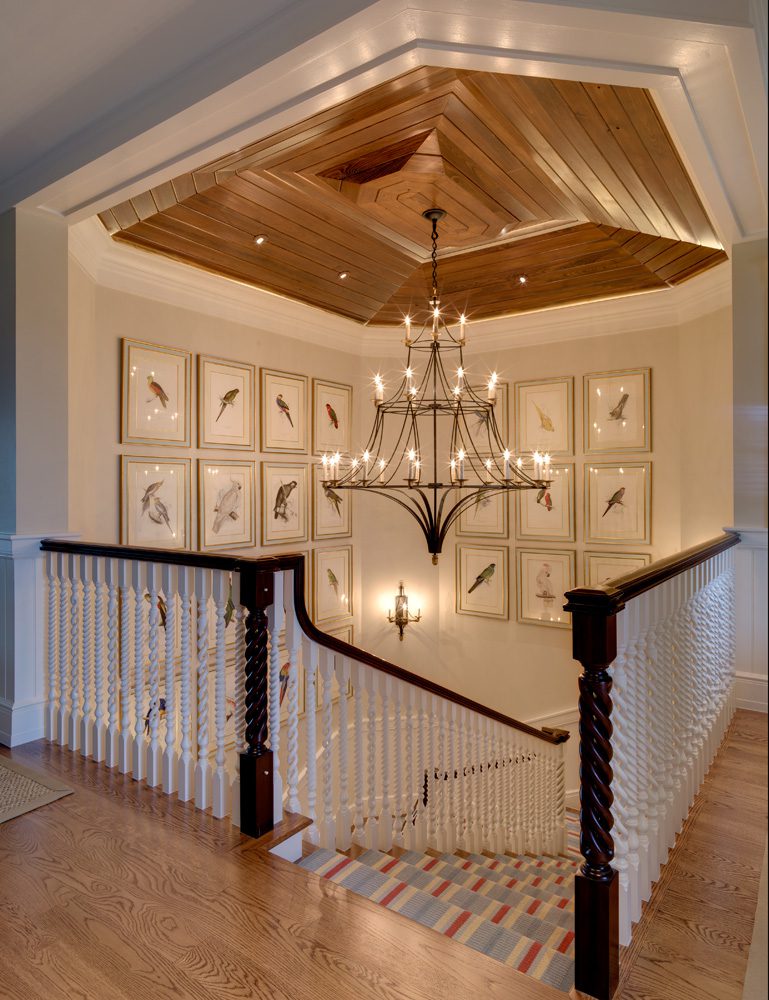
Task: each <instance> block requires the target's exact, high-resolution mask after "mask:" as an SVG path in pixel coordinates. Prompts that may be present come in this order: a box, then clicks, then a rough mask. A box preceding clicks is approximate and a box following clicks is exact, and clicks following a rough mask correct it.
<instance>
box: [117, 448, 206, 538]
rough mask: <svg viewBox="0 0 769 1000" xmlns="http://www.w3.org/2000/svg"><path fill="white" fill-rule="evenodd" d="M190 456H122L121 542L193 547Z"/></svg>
mask: <svg viewBox="0 0 769 1000" xmlns="http://www.w3.org/2000/svg"><path fill="white" fill-rule="evenodd" d="M190 465H191V463H190V460H189V459H188V458H170V459H164V458H142V457H139V456H134V455H122V456H121V459H120V544H121V545H138V546H140V547H142V548H147V549H189V548H191V547H192V545H191V534H190Z"/></svg>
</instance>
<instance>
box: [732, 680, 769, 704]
mask: <svg viewBox="0 0 769 1000" xmlns="http://www.w3.org/2000/svg"><path fill="white" fill-rule="evenodd" d="M735 681H736V693H737V708H745V709H747V710H748V711H750V712H766V711H767V688H768V687H769V683H768V682H769V678H767V677H766V676H765V675H764V674H748V673H745V672H744V671H739V670H738V671H737V673H736V674H735Z"/></svg>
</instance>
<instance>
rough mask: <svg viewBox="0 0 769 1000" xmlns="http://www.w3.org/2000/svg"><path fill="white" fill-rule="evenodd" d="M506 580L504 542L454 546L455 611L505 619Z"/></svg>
mask: <svg viewBox="0 0 769 1000" xmlns="http://www.w3.org/2000/svg"><path fill="white" fill-rule="evenodd" d="M508 579H509V551H508V548H507V546H506V545H457V554H456V584H455V590H456V612H457V614H458V615H472V616H473V617H476V618H497V619H499V620H502V621H507V619H508V618H509V583H508Z"/></svg>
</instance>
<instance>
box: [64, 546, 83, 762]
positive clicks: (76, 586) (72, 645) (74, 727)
mask: <svg viewBox="0 0 769 1000" xmlns="http://www.w3.org/2000/svg"><path fill="white" fill-rule="evenodd" d="M79 563H80V557H79V556H75V555H71V556H69V564H68V567H67V572H68V573H69V584H70V587H69V684H70V694H71V710H70V713H69V733H68V739H69V742H68V745H69V748H70V750H77V749H78V747H79V745H80V732H79V730H80V691H81V684H80V670H81V663H80V573H79V572H78V570H79Z"/></svg>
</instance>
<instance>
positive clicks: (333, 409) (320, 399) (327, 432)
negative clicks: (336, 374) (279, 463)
mask: <svg viewBox="0 0 769 1000" xmlns="http://www.w3.org/2000/svg"><path fill="white" fill-rule="evenodd" d="M352 418H353V410H352V386H351V385H346V384H345V383H343V382H329V381H327V380H326V379H320V378H314V379H313V380H312V451H313V454H315V455H324V454H329V455H333V454H335V453H336V452H340V453H342V454H348V453H349V452H350V451H351V450H352Z"/></svg>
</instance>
